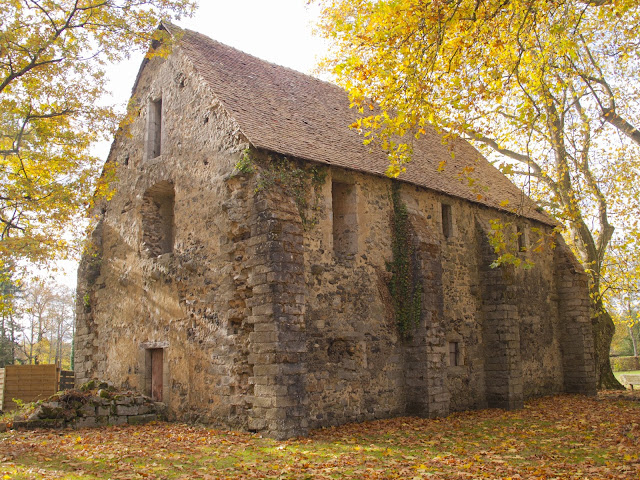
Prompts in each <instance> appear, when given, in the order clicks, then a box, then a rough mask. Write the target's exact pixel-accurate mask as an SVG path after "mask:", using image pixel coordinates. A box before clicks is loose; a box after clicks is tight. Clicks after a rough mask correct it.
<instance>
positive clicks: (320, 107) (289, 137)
mask: <svg viewBox="0 0 640 480" xmlns="http://www.w3.org/2000/svg"><path fill="white" fill-rule="evenodd" d="M167 27H168V29H169V30H170V31H171V32H173V33H176V32H178V31H180V32H182V33H183V35H182V36H181V37H180V40H179V43H180V46H181V48H182V50H183V51H184V53H185V54H186V56H187V57H188V58H189V59H190V60H191V62H192V63H193V65H194V68H195V69H196V71H197V72H198V73H199V75H200V76H201V77H202V78H203V79H204V80H205V81H206V82H207V83H208V85H209V86H210V88H211V91H212V92H213V94H214V95H215V96H216V97H217V98H218V100H219V101H220V102H221V103H222V104H223V105H224V107H225V108H226V110H227V111H228V112H229V114H230V115H231V116H232V117H233V118H234V119H235V120H236V122H237V123H238V125H239V126H240V129H241V131H242V132H243V134H244V135H245V136H246V137H247V139H248V140H249V141H250V142H251V144H252V145H253V146H255V147H257V148H261V149H265V150H270V151H274V152H278V153H281V154H284V155H287V156H291V157H297V158H300V159H304V160H311V161H314V162H320V163H324V164H328V165H335V166H338V167H343V168H347V169H352V170H357V171H360V172H367V173H371V174H374V175H379V176H384V174H385V171H386V169H387V165H388V160H387V157H386V155H385V154H384V153H383V152H382V151H380V150H377V149H375V147H374V148H372V147H370V146H365V145H363V137H362V135H361V134H359V133H358V132H356V131H355V130H353V129H351V128H349V125H351V124H352V123H353V122H354V121H355V120H356V118H357V116H358V112H357V111H356V110H355V109H352V108H349V99H348V96H347V93H346V92H345V91H344V90H342V89H341V88H339V87H337V86H335V85H332V84H330V83H327V82H323V81H321V80H318V79H316V78H313V77H310V76H308V75H304V74H302V73H299V72H296V71H295V70H291V69H289V68H285V67H282V66H279V65H274V64H272V63H269V62H266V61H264V60H260V59H259V58H256V57H254V56H251V55H249V54H246V53H243V52H241V51H239V50H236V49H234V48H232V47H229V46H226V45H223V44H221V43H219V42H217V41H215V40H212V39H210V38H208V37H206V36H204V35H201V34H199V33H197V32H193V31H191V30H179V29H177V27H174V26H173V25H167ZM413 148H414V153H413V157H412V162H411V163H410V164H408V165H407V170H406V172H405V173H403V174H402V175H401V176H400V179H401V180H403V181H405V182H408V183H412V184H415V185H420V186H423V187H426V188H429V189H432V190H436V191H438V192H442V193H445V194H447V195H451V196H454V197H459V198H464V199H467V200H469V201H472V202H474V203H479V204H483V205H486V206H490V207H494V208H498V209H500V210H505V211H511V209H513V208H515V207H518V213H519V214H521V215H523V216H526V217H529V218H532V219H535V220H538V221H541V222H543V223H547V224H552V225H553V224H554V222H553V221H552V220H551V219H550V218H549V217H547V216H546V215H544V214H542V213H540V212H538V211H536V205H535V204H534V203H533V202H532V201H531V200H530V199H529V198H527V197H525V196H524V195H523V194H522V192H521V191H520V189H518V188H517V187H516V186H515V185H514V184H512V183H511V182H510V181H509V180H508V179H507V178H506V177H505V176H504V175H503V174H502V173H500V172H499V171H498V170H497V169H496V168H495V167H493V166H492V165H491V164H490V163H489V162H488V161H487V160H486V159H485V158H484V157H482V156H481V155H480V153H479V152H478V151H477V150H476V149H475V148H473V147H472V146H471V145H470V144H469V143H467V142H466V141H463V140H460V139H458V140H455V141H452V142H450V143H449V144H448V145H443V142H442V138H441V136H440V135H439V134H438V133H437V132H436V131H435V129H433V128H430V129H427V133H426V135H422V136H421V138H420V139H419V140H416V141H414V144H413ZM452 152H453V153H454V155H453V156H452V154H451V153H452ZM442 161H445V162H446V167H445V168H444V170H443V171H438V167H439V165H440V162H442ZM465 167H466V169H465ZM463 172H471V173H470V176H471V177H472V178H473V179H475V183H474V184H473V185H470V184H469V181H468V178H467V177H466V176H465V175H464V173H463ZM505 200H506V201H508V205H506V207H504V206H501V203H502V204H503V205H504V203H503V202H504V201H505Z"/></svg>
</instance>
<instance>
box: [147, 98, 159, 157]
mask: <svg viewBox="0 0 640 480" xmlns="http://www.w3.org/2000/svg"><path fill="white" fill-rule="evenodd" d="M147 135H148V138H147V158H148V159H151V158H156V157H159V156H160V155H162V98H159V99H157V100H152V101H151V102H150V103H149V119H148V129H147Z"/></svg>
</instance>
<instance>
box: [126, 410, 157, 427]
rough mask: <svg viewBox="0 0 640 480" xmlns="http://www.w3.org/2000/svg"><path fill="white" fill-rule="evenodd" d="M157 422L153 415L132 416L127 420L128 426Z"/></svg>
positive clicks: (155, 416)
mask: <svg viewBox="0 0 640 480" xmlns="http://www.w3.org/2000/svg"><path fill="white" fill-rule="evenodd" d="M156 420H158V416H157V415H156V414H155V413H150V414H146V415H132V416H130V417H128V418H127V422H128V423H129V425H142V424H144V423H149V422H154V421H156Z"/></svg>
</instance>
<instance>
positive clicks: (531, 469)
mask: <svg viewBox="0 0 640 480" xmlns="http://www.w3.org/2000/svg"><path fill="white" fill-rule="evenodd" d="M44 478H46V479H54V478H55V479H203V480H211V479H238V478H249V479H250V478H272V479H292V480H293V479H338V478H350V479H394V478H397V479H458V478H464V479H484V478H486V479H512V480H516V479H547V480H550V479H554V478H555V479H576V480H577V479H585V478H588V479H639V478H640V392H636V393H632V392H622V393H620V392H610V393H602V394H600V395H599V396H598V397H581V396H566V395H562V396H555V397H547V398H541V399H536V400H533V401H529V402H527V404H526V405H525V408H524V409H523V410H519V411H511V412H505V411H502V410H481V411H475V412H465V413H457V414H454V415H451V416H449V417H447V418H441V419H432V420H429V419H418V418H397V419H391V420H380V421H375V422H368V423H363V424H352V425H346V426H342V427H337V428H328V429H324V430H316V431H313V432H312V433H311V436H310V437H309V438H299V439H293V440H289V441H285V442H278V441H275V440H270V439H265V438H260V437H259V436H256V435H251V434H247V433H239V432H229V431H222V430H214V429H211V428H206V427H202V426H193V425H184V424H170V423H154V424H149V425H145V426H127V427H108V428H101V429H84V430H75V431H73V430H65V431H43V430H39V431H33V432H22V431H19V432H16V431H9V432H6V433H2V434H0V480H1V479H29V480H31V479H44Z"/></svg>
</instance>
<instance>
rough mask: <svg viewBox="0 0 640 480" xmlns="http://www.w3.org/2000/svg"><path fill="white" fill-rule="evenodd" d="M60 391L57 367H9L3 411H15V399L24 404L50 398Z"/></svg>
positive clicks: (6, 376) (6, 369)
mask: <svg viewBox="0 0 640 480" xmlns="http://www.w3.org/2000/svg"><path fill="white" fill-rule="evenodd" d="M57 391H58V369H57V367H56V366H55V365H7V366H6V367H5V368H4V382H3V401H2V410H5V411H6V410H14V409H15V408H16V407H17V406H16V404H15V402H14V401H13V399H14V398H15V399H20V400H22V401H23V402H25V403H26V402H34V401H36V400H40V399H44V398H47V397H50V396H51V395H53V394H54V393H56V392H57Z"/></svg>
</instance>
